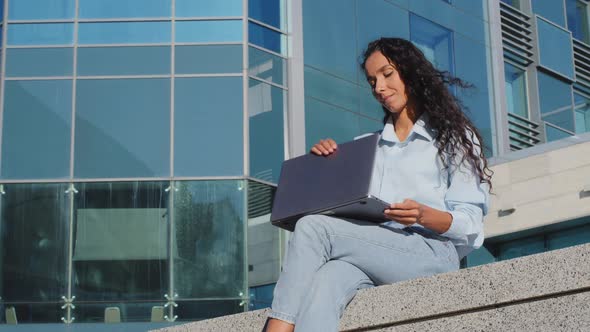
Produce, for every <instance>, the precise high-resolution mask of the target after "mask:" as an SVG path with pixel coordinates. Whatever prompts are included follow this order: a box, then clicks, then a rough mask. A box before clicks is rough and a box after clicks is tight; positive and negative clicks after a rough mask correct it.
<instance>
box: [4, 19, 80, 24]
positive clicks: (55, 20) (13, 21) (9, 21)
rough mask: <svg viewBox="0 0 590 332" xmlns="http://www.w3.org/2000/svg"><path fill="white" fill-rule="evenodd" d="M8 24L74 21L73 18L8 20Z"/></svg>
mask: <svg viewBox="0 0 590 332" xmlns="http://www.w3.org/2000/svg"><path fill="white" fill-rule="evenodd" d="M4 22H8V23H10V24H48V23H74V22H75V20H74V19H39V20H8V21H6V20H5V21H4Z"/></svg>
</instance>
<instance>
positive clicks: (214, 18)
mask: <svg viewBox="0 0 590 332" xmlns="http://www.w3.org/2000/svg"><path fill="white" fill-rule="evenodd" d="M242 19H244V17H243V16H192V17H176V18H175V19H174V20H175V21H177V22H182V21H238V20H242Z"/></svg>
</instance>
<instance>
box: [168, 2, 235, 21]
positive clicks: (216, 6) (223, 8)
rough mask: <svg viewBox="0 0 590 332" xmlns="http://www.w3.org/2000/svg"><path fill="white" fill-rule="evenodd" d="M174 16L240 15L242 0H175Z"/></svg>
mask: <svg viewBox="0 0 590 332" xmlns="http://www.w3.org/2000/svg"><path fill="white" fill-rule="evenodd" d="M174 8H175V11H176V17H211V16H242V0H199V1H195V0H175V2H174Z"/></svg>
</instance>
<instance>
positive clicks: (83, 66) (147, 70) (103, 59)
mask: <svg viewBox="0 0 590 332" xmlns="http://www.w3.org/2000/svg"><path fill="white" fill-rule="evenodd" d="M170 53H171V52H170V47H169V46H122V47H79V48H78V62H77V65H78V75H80V76H90V75H97V76H99V75H148V74H151V75H164V74H170Z"/></svg>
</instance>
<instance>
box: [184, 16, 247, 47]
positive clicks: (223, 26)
mask: <svg viewBox="0 0 590 332" xmlns="http://www.w3.org/2000/svg"><path fill="white" fill-rule="evenodd" d="M175 41H176V42H177V43H213V42H239V41H242V21H241V20H231V21H178V22H176V39H175Z"/></svg>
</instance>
